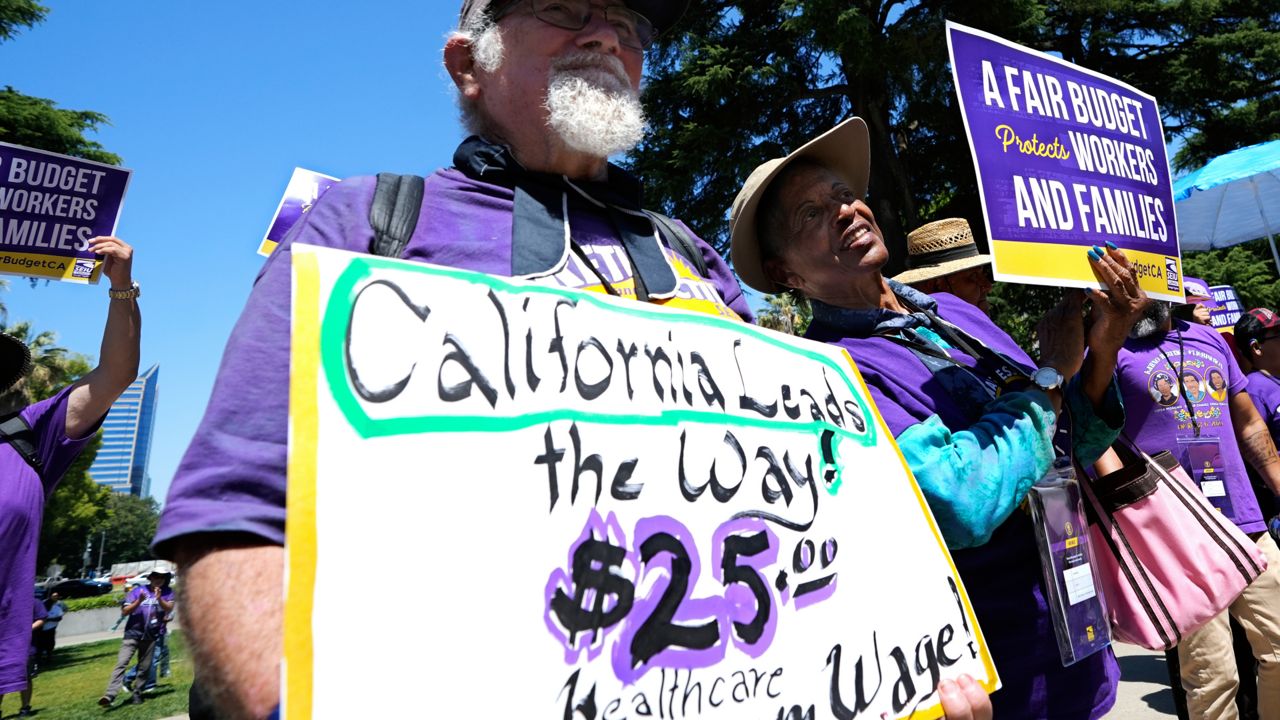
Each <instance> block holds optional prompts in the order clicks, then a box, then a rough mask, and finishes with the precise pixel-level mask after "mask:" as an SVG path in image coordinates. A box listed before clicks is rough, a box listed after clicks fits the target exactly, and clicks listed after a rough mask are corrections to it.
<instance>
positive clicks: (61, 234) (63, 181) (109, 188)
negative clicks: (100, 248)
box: [0, 142, 131, 283]
mask: <svg viewBox="0 0 1280 720" xmlns="http://www.w3.org/2000/svg"><path fill="white" fill-rule="evenodd" d="M130 175H131V173H130V171H128V170H125V169H124V168H119V167H116V166H114V165H104V164H102V163H97V162H93V161H90V160H81V159H80V158H73V157H69V156H67V155H59V154H57V153H51V152H45V151H43V150H34V149H32V148H27V147H22V146H21V145H10V144H9V143H3V142H0V273H6V274H10V275H25V276H28V277H41V278H49V279H52V280H65V281H68V282H78V283H96V282H98V276H99V275H100V274H101V265H102V261H101V260H99V259H98V258H97V256H95V255H94V254H93V253H91V252H89V250H88V248H89V241H90V240H92V239H93V238H95V237H97V236H99V235H114V234H115V232H116V222H117V221H118V220H119V219H120V208H121V207H122V206H123V205H124V194H125V191H126V190H128V188H129V178H130Z"/></svg>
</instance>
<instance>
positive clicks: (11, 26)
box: [0, 0, 49, 41]
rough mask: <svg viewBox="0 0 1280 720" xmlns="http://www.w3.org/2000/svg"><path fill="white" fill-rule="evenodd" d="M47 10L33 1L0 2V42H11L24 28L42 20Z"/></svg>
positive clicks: (6, 0)
mask: <svg viewBox="0 0 1280 720" xmlns="http://www.w3.org/2000/svg"><path fill="white" fill-rule="evenodd" d="M48 13H49V8H47V7H44V6H43V5H41V4H39V3H37V2H33V0H0V41H3V40H12V39H13V36H14V35H17V34H18V32H19V31H20V30H21V29H22V28H24V27H31V26H32V25H35V24H36V23H38V22H40V21H41V20H44V16H45V15H47V14H48Z"/></svg>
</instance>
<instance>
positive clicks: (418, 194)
mask: <svg viewBox="0 0 1280 720" xmlns="http://www.w3.org/2000/svg"><path fill="white" fill-rule="evenodd" d="M424 187H425V181H424V180H423V179H422V177H421V176H419V175H396V174H393V173H378V184H377V186H376V187H375V188H374V190H373V204H372V205H370V206H369V224H370V225H371V226H373V243H372V244H371V245H370V247H369V252H370V253H372V254H374V255H380V256H382V257H390V258H398V257H400V254H401V253H403V252H404V248H405V246H406V245H408V244H409V238H411V237H413V231H414V230H415V229H416V228H417V227H418V213H419V212H420V211H421V209H422V193H423V188H424Z"/></svg>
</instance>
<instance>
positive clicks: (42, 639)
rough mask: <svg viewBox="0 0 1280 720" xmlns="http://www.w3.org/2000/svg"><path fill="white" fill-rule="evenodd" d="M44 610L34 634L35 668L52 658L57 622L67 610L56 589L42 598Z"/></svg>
mask: <svg viewBox="0 0 1280 720" xmlns="http://www.w3.org/2000/svg"><path fill="white" fill-rule="evenodd" d="M44 611H45V618H44V625H42V626H41V627H40V632H39V633H38V634H37V635H36V667H37V668H38V667H40V666H41V665H47V664H49V662H50V661H52V660H53V649H54V646H55V645H57V635H58V624H59V623H61V622H62V616H63V615H65V614H66V612H67V606H66V605H64V604H63V603H62V595H61V593H59V592H58V591H57V590H54V591H53V592H51V593H49V597H47V598H45V600H44Z"/></svg>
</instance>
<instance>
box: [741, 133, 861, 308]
mask: <svg viewBox="0 0 1280 720" xmlns="http://www.w3.org/2000/svg"><path fill="white" fill-rule="evenodd" d="M798 158H807V159H810V160H813V161H815V162H817V163H818V164H819V165H822V166H823V167H825V168H827V169H828V170H830V171H831V172H833V173H835V174H836V176H837V177H839V178H840V179H841V180H843V181H844V183H845V184H846V185H848V186H849V189H850V190H852V191H853V193H854V194H855V195H857V196H858V198H859V199H862V198H863V197H866V194H867V179H868V177H869V176H870V175H871V142H870V140H869V139H868V136H867V124H866V123H865V122H863V121H862V118H858V117H852V118H849V119H848V120H845V121H844V122H842V123H840V124H839V125H836V126H835V127H833V128H831V129H830V130H828V131H826V132H825V133H823V134H821V135H819V136H818V137H816V138H814V139H813V140H810V141H809V142H807V143H805V144H804V145H802V146H800V149H799V150H796V151H795V152H793V153H791V154H790V155H788V156H786V157H781V158H774V159H773V160H770V161H768V162H766V163H764V164H762V165H760V166H759V167H757V168H756V169H755V170H752V171H751V175H750V176H748V177H747V182H746V183H745V184H744V185H743V186H742V190H740V191H738V197H736V198H734V200H733V208H732V210H731V211H730V213H729V243H730V244H729V255H730V257H732V258H733V269H734V270H736V271H737V272H738V277H739V278H741V279H742V282H744V283H746V284H747V286H748V287H750V288H752V289H753V290H757V291H759V292H762V293H776V292H780V291H781V290H782V288H780V287H778V286H777V285H776V284H775V283H774V282H773V281H772V280H770V279H769V276H768V275H767V274H766V273H765V271H764V262H763V259H762V258H761V256H760V239H759V238H758V237H757V236H756V211H757V210H758V209H759V206H760V198H761V197H763V196H764V194H765V191H766V190H768V189H769V184H770V183H772V182H773V180H774V178H776V177H777V176H778V173H780V172H782V171H783V170H784V169H785V168H786V167H787V165H789V164H791V163H792V162H794V161H795V160H796V159H798Z"/></svg>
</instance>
